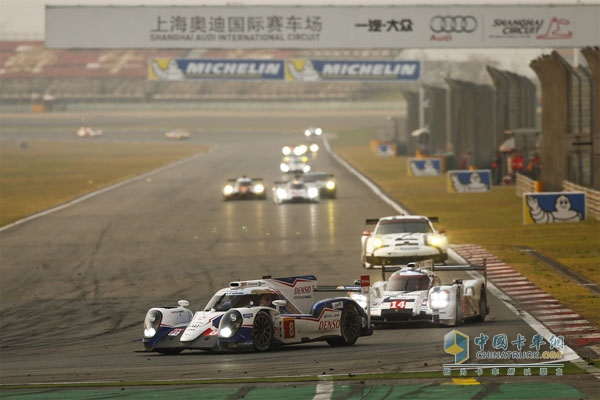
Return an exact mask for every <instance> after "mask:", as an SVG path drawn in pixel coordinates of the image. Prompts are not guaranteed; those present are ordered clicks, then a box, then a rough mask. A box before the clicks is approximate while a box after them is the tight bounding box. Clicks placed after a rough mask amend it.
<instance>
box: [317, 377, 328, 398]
mask: <svg viewBox="0 0 600 400" xmlns="http://www.w3.org/2000/svg"><path fill="white" fill-rule="evenodd" d="M332 395H333V381H332V380H331V377H319V383H318V384H317V387H316V389H315V396H314V397H313V400H329V399H331V396H332Z"/></svg>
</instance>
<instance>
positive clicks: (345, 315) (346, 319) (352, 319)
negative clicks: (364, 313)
mask: <svg viewBox="0 0 600 400" xmlns="http://www.w3.org/2000/svg"><path fill="white" fill-rule="evenodd" d="M340 334H341V336H340V337H337V338H335V339H328V340H327V343H329V345H330V346H352V345H353V344H354V343H356V340H357V339H358V337H359V336H360V315H359V314H358V311H357V310H356V307H354V306H353V305H352V304H346V305H345V306H344V309H343V310H342V318H341V320H340Z"/></svg>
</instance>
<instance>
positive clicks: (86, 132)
mask: <svg viewBox="0 0 600 400" xmlns="http://www.w3.org/2000/svg"><path fill="white" fill-rule="evenodd" d="M73 135H75V136H77V137H96V136H102V129H94V128H92V127H91V126H80V127H79V129H75V130H74V131H73Z"/></svg>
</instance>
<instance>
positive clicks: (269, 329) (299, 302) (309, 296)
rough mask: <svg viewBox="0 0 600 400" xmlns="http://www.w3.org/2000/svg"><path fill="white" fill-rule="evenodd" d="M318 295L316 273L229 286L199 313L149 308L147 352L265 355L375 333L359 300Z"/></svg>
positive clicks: (183, 304)
mask: <svg viewBox="0 0 600 400" xmlns="http://www.w3.org/2000/svg"><path fill="white" fill-rule="evenodd" d="M317 291H319V290H318V286H317V278H316V277H315V276H313V275H306V276H292V277H287V278H270V277H265V278H263V279H258V280H250V281H238V282H231V283H230V285H229V287H226V288H224V289H221V290H219V291H218V292H216V293H215V294H214V296H213V297H212V298H211V299H210V301H209V302H208V304H207V305H206V306H205V307H204V309H203V310H202V311H197V312H196V313H195V314H193V313H192V312H191V311H190V310H189V309H188V308H186V307H187V306H188V305H189V303H188V302H187V301H185V300H180V301H179V306H177V307H155V308H151V309H150V310H148V312H147V313H146V318H145V320H144V337H143V340H142V341H143V344H144V350H145V351H154V352H158V353H163V354H178V353H180V352H181V351H183V350H185V349H191V350H207V351H211V350H238V349H250V350H252V349H254V350H257V351H266V350H269V349H270V348H271V347H273V346H282V345H289V344H299V343H308V342H317V341H326V342H327V343H328V344H329V345H331V346H350V345H353V344H354V343H355V342H356V340H357V339H358V338H359V337H360V336H368V335H371V334H372V333H373V331H372V329H371V327H370V326H369V324H368V318H367V314H366V312H365V310H364V309H363V308H362V307H361V306H360V305H359V304H358V303H356V301H354V300H352V299H351V298H349V297H333V298H327V299H324V300H320V301H315V299H314V294H315V292H317ZM321 291H323V290H321Z"/></svg>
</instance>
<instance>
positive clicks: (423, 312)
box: [349, 261, 489, 327]
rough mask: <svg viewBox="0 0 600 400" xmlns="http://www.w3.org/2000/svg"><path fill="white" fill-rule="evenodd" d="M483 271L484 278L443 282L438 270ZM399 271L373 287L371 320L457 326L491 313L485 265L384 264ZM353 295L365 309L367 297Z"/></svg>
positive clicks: (387, 323) (353, 293)
mask: <svg viewBox="0 0 600 400" xmlns="http://www.w3.org/2000/svg"><path fill="white" fill-rule="evenodd" d="M474 270H476V271H483V277H482V278H475V279H468V280H462V279H454V280H453V281H452V283H448V284H443V283H442V282H441V279H440V278H439V276H438V275H436V274H435V271H456V272H458V271H474ZM391 271H395V272H394V273H393V274H392V275H390V277H389V278H388V279H387V280H385V279H384V280H382V281H378V282H375V283H374V284H373V286H372V287H371V290H370V297H371V298H370V301H371V309H370V313H371V323H372V324H373V326H375V327H377V326H383V325H390V324H396V323H400V322H408V321H415V320H420V321H429V322H433V323H436V324H443V325H447V326H457V325H460V324H461V323H462V322H463V321H465V320H468V319H474V320H478V321H484V320H485V316H486V315H487V314H489V308H488V305H487V291H486V284H487V278H486V267H485V263H484V265H454V266H449V265H443V266H436V265H435V264H433V262H426V261H425V262H420V263H410V264H408V265H407V266H405V267H383V270H382V272H391ZM357 291H359V290H358V288H355V289H354V292H350V293H349V295H350V296H351V297H352V298H354V299H355V300H357V302H358V303H359V304H361V305H362V306H363V307H364V308H365V309H366V307H367V297H366V296H365V295H363V294H358V293H355V292H357Z"/></svg>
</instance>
